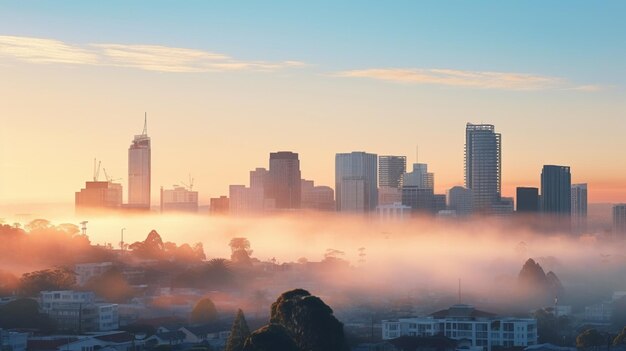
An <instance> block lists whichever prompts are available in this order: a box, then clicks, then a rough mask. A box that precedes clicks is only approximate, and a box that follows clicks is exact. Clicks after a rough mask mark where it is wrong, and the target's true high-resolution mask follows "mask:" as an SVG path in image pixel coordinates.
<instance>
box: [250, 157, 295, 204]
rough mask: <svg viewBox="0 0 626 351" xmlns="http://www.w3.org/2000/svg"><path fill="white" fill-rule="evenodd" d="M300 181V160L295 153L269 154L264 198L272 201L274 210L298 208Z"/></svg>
mask: <svg viewBox="0 0 626 351" xmlns="http://www.w3.org/2000/svg"><path fill="white" fill-rule="evenodd" d="M300 180H301V175H300V160H299V159H298V154H297V153H295V152H289V151H280V152H272V153H270V169H269V173H268V174H267V180H266V184H265V197H266V198H269V199H274V200H275V203H276V208H279V209H296V208H300V205H301V199H300V196H301V189H300ZM251 185H252V184H251Z"/></svg>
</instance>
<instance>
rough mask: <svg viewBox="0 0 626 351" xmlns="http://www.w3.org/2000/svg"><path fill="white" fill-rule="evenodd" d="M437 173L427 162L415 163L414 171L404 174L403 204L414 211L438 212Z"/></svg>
mask: <svg viewBox="0 0 626 351" xmlns="http://www.w3.org/2000/svg"><path fill="white" fill-rule="evenodd" d="M434 187H435V175H434V174H433V173H430V172H428V165H427V164H425V163H414V164H413V171H411V172H408V173H405V174H404V175H403V176H402V204H403V205H404V206H409V207H411V209H412V210H413V211H418V212H424V213H436V212H437V211H436V209H435V194H434Z"/></svg>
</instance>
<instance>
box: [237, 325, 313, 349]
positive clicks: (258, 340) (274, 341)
mask: <svg viewBox="0 0 626 351" xmlns="http://www.w3.org/2000/svg"><path fill="white" fill-rule="evenodd" d="M277 350H280V351H300V350H302V349H300V348H298V345H296V343H295V341H294V340H293V338H292V337H291V335H289V332H288V331H287V329H285V327H283V326H282V325H279V324H269V325H266V326H264V327H261V328H259V329H257V330H255V331H254V332H253V333H252V334H251V335H250V337H249V338H248V339H246V343H245V345H244V347H243V351H277Z"/></svg>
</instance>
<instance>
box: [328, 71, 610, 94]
mask: <svg viewBox="0 0 626 351" xmlns="http://www.w3.org/2000/svg"><path fill="white" fill-rule="evenodd" d="M335 76H339V77H350V78H370V79H377V80H384V81H391V82H398V83H409V84H432V85H447V86H456V87H468V88H479V89H503V90H546V89H573V90H582V91H594V90H599V89H600V87H599V86H597V85H584V86H575V85H573V84H571V83H569V82H568V81H567V80H566V79H563V78H559V77H551V76H542V75H537V74H527V73H513V72H490V71H464V70H455V69H424V68H410V69H408V68H372V69H363V70H350V71H342V72H337V73H335Z"/></svg>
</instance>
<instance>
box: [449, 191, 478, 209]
mask: <svg viewBox="0 0 626 351" xmlns="http://www.w3.org/2000/svg"><path fill="white" fill-rule="evenodd" d="M448 208H449V209H450V210H453V211H455V213H456V215H457V216H469V215H471V214H472V211H473V209H474V197H473V195H472V191H471V190H470V189H467V188H464V187H462V186H455V187H452V188H450V190H448Z"/></svg>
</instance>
